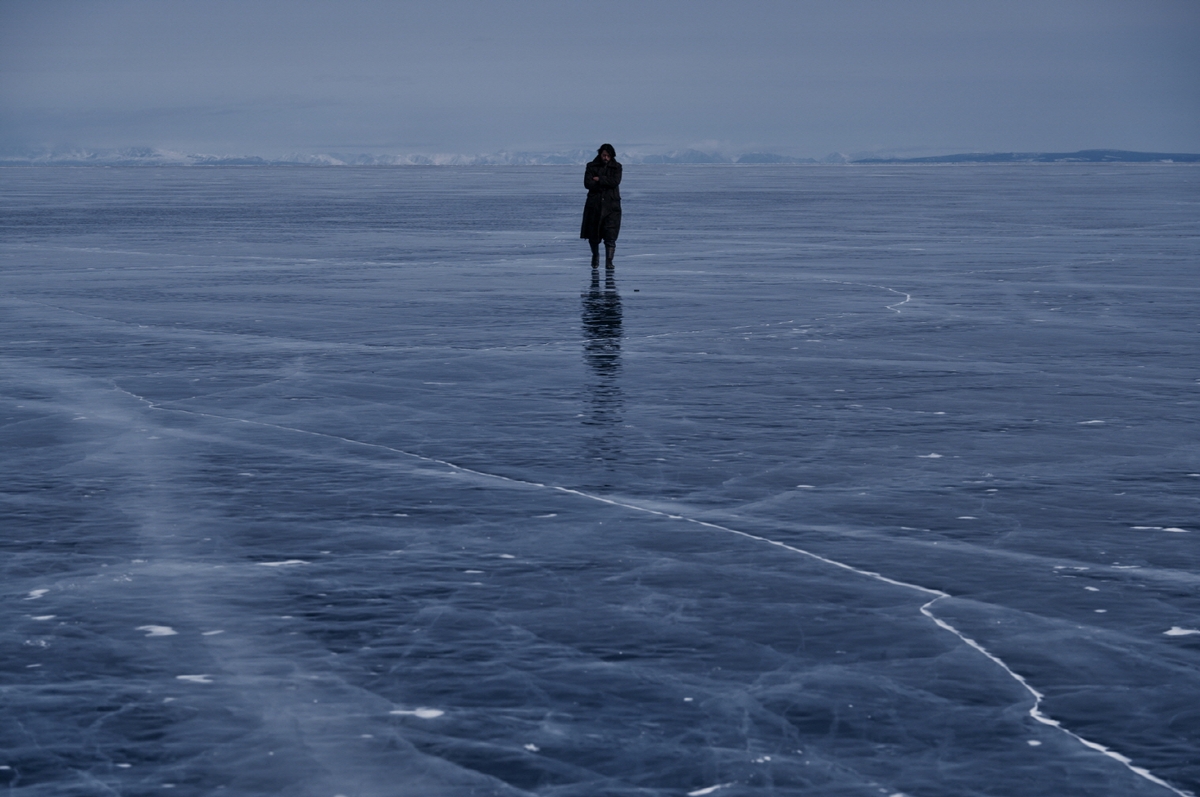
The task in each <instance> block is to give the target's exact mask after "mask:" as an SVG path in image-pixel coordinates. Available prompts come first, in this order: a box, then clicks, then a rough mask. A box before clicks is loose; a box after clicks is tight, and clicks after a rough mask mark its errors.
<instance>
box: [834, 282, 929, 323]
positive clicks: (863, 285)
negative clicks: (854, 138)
mask: <svg viewBox="0 0 1200 797" xmlns="http://www.w3.org/2000/svg"><path fill="white" fill-rule="evenodd" d="M821 282H832V283H833V284H834V285H854V286H856V287H859V288H878V289H879V290H881V291H891V292H892V293H894V294H896V295H897V296H903V297H904V301H902V302H896V303H895V304H888V305H884V306H885V307H886V308H887V309H889V310H891V311H892V312H893V313H896V314H897V315H899V314H900V311H899V310H897V309H896V308H897V307H899V306H900V305H902V304H908V303H909V302H911V301H912V294H911V293H905V292H904V291H898V290H896V289H895V288H889V287H888V286H886V285H872V284H870V283H868V282H843V281H842V280H821Z"/></svg>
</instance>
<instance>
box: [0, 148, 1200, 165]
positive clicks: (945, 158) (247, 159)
mask: <svg viewBox="0 0 1200 797" xmlns="http://www.w3.org/2000/svg"><path fill="white" fill-rule="evenodd" d="M593 156H594V153H593V152H592V151H591V150H583V149H579V150H571V151H566V152H507V151H505V152H497V153H492V154H488V155H460V154H440V155H380V154H362V153H358V154H344V153H322V154H287V155H280V156H278V157H274V158H264V157H259V156H250V155H203V154H188V153H181V152H172V151H169V150H161V149H156V148H153V147H131V148H126V149H108V150H85V149H58V150H43V151H38V152H22V153H10V154H0V166H573V165H581V164H584V163H587V162H588V161H589V160H591V159H592V157H593ZM620 160H621V161H622V162H624V163H626V164H680V165H692V164H706V163H711V164H779V165H787V164H816V163H824V164H831V163H837V164H873V163H1200V154H1192V153H1166V152H1133V151H1130V150H1121V149H1085V150H1080V151H1078V152H966V153H961V154H957V155H935V156H929V157H921V158H896V157H855V156H849V155H843V154H841V153H836V152H835V153H832V154H830V155H827V156H825V157H824V158H820V159H816V158H796V157H792V156H790V155H777V154H775V153H772V152H748V153H743V154H740V155H721V154H713V153H709V152H702V151H700V150H695V149H685V150H677V151H674V152H669V153H665V154H662V153H659V154H650V153H638V152H625V153H622V154H621V155H620Z"/></svg>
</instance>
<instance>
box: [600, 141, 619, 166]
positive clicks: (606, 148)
mask: <svg viewBox="0 0 1200 797" xmlns="http://www.w3.org/2000/svg"><path fill="white" fill-rule="evenodd" d="M596 156H597V157H599V158H600V160H602V161H604V162H605V163H608V162H609V161H615V160H616V159H617V151H616V150H615V149H613V145H612V144H601V145H600V149H598V150H596Z"/></svg>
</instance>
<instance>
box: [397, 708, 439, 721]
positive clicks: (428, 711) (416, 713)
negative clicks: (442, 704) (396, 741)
mask: <svg viewBox="0 0 1200 797" xmlns="http://www.w3.org/2000/svg"><path fill="white" fill-rule="evenodd" d="M388 713H389V714H399V715H401V716H404V717H420V718H421V719H423V720H431V719H437V718H438V717H440V716H442V715H443V714H445V713H446V712H444V711H442V710H441V709H437V708H414V709H411V710H410V709H403V708H398V709H395V710H394V711H389V712H388Z"/></svg>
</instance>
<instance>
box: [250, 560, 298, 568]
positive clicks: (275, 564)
mask: <svg viewBox="0 0 1200 797" xmlns="http://www.w3.org/2000/svg"><path fill="white" fill-rule="evenodd" d="M258 564H259V566H261V567H284V566H286V565H306V564H308V562H306V561H304V560H303V559H287V560H285V561H283V562H259V563H258Z"/></svg>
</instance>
